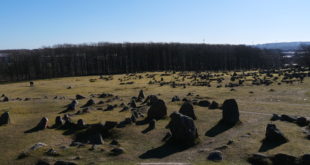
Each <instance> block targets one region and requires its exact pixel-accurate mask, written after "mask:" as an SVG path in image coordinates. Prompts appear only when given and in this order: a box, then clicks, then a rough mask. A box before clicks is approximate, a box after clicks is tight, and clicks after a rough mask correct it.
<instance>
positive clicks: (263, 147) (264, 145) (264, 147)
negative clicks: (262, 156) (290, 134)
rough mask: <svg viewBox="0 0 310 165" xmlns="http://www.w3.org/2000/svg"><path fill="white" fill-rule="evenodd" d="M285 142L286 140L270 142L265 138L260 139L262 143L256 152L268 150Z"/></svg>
mask: <svg viewBox="0 0 310 165" xmlns="http://www.w3.org/2000/svg"><path fill="white" fill-rule="evenodd" d="M284 143H286V141H279V142H270V141H267V140H263V141H262V145H261V146H260V148H259V150H258V152H266V151H268V150H271V149H274V148H276V147H279V146H280V145H282V144H284Z"/></svg>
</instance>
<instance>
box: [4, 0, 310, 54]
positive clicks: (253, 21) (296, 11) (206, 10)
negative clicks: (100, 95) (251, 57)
mask: <svg viewBox="0 0 310 165" xmlns="http://www.w3.org/2000/svg"><path fill="white" fill-rule="evenodd" d="M100 41H103V42H151V41H152V42H186V43H202V42H203V41H205V43H229V44H257V43H269V42H283V41H284V42H287V41H310V0H0V49H14V48H30V49H31V48H39V47H42V46H50V45H54V44H61V43H73V44H75V43H90V42H100Z"/></svg>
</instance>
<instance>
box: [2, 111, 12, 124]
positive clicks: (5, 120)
mask: <svg viewBox="0 0 310 165" xmlns="http://www.w3.org/2000/svg"><path fill="white" fill-rule="evenodd" d="M9 123H10V115H9V112H4V113H3V114H2V115H1V116H0V125H4V124H9Z"/></svg>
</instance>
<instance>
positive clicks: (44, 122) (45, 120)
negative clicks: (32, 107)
mask: <svg viewBox="0 0 310 165" xmlns="http://www.w3.org/2000/svg"><path fill="white" fill-rule="evenodd" d="M47 126H48V118H47V117H43V118H42V119H41V121H40V122H39V124H38V125H37V127H36V128H37V129H38V130H43V129H45V128H47Z"/></svg>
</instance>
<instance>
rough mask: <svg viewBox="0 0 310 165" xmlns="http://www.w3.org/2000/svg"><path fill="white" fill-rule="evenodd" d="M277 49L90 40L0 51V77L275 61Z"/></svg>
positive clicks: (230, 67) (200, 67) (222, 66)
mask: <svg viewBox="0 0 310 165" xmlns="http://www.w3.org/2000/svg"><path fill="white" fill-rule="evenodd" d="M280 58H281V55H280V53H279V52H278V51H273V50H263V49H258V48H254V47H249V46H244V45H209V44H181V43H120V44H117V43H96V44H83V45H70V44H64V45H57V46H53V47H45V48H41V49H33V50H7V51H5V50H4V51H0V80H1V81H21V80H32V79H43V78H53V77H65V76H85V75H105V74H116V73H135V72H144V71H163V70H165V71H169V70H175V71H185V70H191V71H207V70H235V69H252V68H270V67H278V66H280V65H281V59H280Z"/></svg>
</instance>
